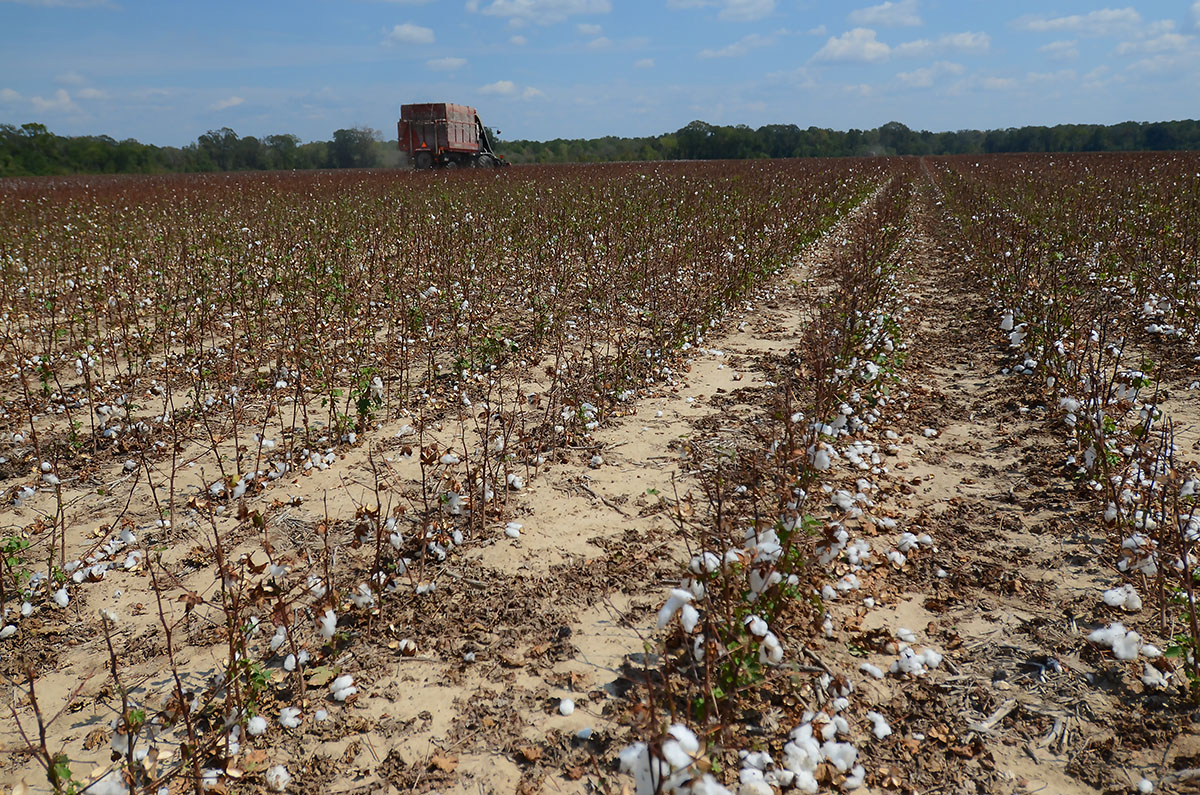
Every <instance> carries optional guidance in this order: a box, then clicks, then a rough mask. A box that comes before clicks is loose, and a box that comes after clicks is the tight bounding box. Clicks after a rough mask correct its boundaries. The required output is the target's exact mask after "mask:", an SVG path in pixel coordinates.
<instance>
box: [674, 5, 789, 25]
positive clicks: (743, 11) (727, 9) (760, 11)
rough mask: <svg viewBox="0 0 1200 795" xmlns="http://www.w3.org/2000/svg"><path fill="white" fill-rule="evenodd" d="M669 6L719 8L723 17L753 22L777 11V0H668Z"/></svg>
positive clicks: (719, 14) (678, 7)
mask: <svg viewBox="0 0 1200 795" xmlns="http://www.w3.org/2000/svg"><path fill="white" fill-rule="evenodd" d="M667 8H675V9H682V8H719V9H721V10H720V12H719V13H718V14H717V16H718V17H720V18H721V19H725V20H729V21H731V22H753V21H755V20H758V19H762V18H763V17H767V16H770V15H771V14H773V13H774V12H775V0H667Z"/></svg>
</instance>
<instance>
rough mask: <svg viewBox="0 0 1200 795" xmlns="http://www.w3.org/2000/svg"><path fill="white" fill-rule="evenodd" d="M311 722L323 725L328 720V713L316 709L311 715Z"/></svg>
mask: <svg viewBox="0 0 1200 795" xmlns="http://www.w3.org/2000/svg"><path fill="white" fill-rule="evenodd" d="M313 720H315V721H316V722H317V723H324V722H325V721H327V720H329V712H328V711H327V710H325V709H318V710H317V711H316V712H314V713H313Z"/></svg>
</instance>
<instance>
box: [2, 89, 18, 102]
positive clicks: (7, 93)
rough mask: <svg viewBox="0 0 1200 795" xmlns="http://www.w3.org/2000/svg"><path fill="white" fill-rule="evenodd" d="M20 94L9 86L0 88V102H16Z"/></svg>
mask: <svg viewBox="0 0 1200 795" xmlns="http://www.w3.org/2000/svg"><path fill="white" fill-rule="evenodd" d="M20 99H21V95H20V94H18V93H17V92H16V91H13V90H12V89H11V88H0V102H18V101H20Z"/></svg>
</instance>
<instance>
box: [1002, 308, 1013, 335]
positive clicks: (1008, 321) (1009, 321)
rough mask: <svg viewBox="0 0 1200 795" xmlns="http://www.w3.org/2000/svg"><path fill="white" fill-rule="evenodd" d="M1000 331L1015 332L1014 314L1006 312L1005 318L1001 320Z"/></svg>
mask: <svg viewBox="0 0 1200 795" xmlns="http://www.w3.org/2000/svg"><path fill="white" fill-rule="evenodd" d="M1000 330H1001V331H1012V330H1013V313H1012V312H1005V313H1004V317H1002V318H1000Z"/></svg>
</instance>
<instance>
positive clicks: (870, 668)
mask: <svg viewBox="0 0 1200 795" xmlns="http://www.w3.org/2000/svg"><path fill="white" fill-rule="evenodd" d="M858 670H860V671H862V672H863V673H865V674H869V675H871V676H873V677H875V678H876V679H882V678H883V671H881V670H879V668H877V667H876V666H874V665H871V663H862V664H861V665H859V666H858Z"/></svg>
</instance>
